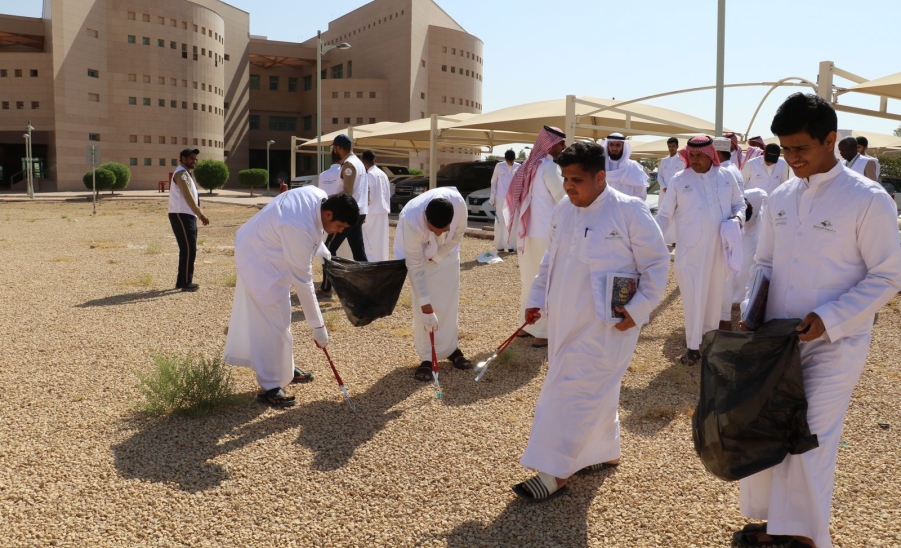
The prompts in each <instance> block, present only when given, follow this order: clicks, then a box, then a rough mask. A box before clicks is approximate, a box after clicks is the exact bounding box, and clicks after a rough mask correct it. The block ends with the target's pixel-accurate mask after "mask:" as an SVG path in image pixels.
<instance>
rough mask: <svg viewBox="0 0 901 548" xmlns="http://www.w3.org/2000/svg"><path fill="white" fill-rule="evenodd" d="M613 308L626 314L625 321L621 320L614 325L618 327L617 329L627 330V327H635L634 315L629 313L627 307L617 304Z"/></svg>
mask: <svg viewBox="0 0 901 548" xmlns="http://www.w3.org/2000/svg"><path fill="white" fill-rule="evenodd" d="M613 310H616V311H617V312H619V313H620V314H625V316H626V317H625V318H623V321H621V322H619V323H618V324H616V325H615V326H614V327H616V329H617V330H619V331H626V330H627V329H632V328H633V327H635V320H633V319H632V315H631V314H629V311H628V310H626V308H625V307H623V306H616V307H614V308H613Z"/></svg>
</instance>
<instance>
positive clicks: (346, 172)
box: [344, 168, 354, 177]
mask: <svg viewBox="0 0 901 548" xmlns="http://www.w3.org/2000/svg"><path fill="white" fill-rule="evenodd" d="M353 174H354V170H353V169H351V168H347V169H345V170H344V175H346V176H348V177H350V176H351V175H353Z"/></svg>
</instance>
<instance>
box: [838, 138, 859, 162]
mask: <svg viewBox="0 0 901 548" xmlns="http://www.w3.org/2000/svg"><path fill="white" fill-rule="evenodd" d="M838 153H839V154H841V155H842V158H844V159H845V161H846V162H850V161H851V160H853V159H854V157H855V156H857V154H858V152H857V139H855V138H854V137H850V136H849V137H845V138H844V139H842V140H841V141H839V142H838Z"/></svg>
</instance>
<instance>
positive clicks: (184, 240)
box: [169, 213, 197, 288]
mask: <svg viewBox="0 0 901 548" xmlns="http://www.w3.org/2000/svg"><path fill="white" fill-rule="evenodd" d="M169 224H171V225H172V232H174V233H175V241H176V242H178V277H177V278H176V281H175V287H177V288H182V287H185V286H186V285H188V284H189V283H191V282H192V281H193V280H194V259H195V258H196V257H197V217H195V216H193V215H189V214H187V213H170V214H169Z"/></svg>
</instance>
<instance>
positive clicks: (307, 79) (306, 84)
mask: <svg viewBox="0 0 901 548" xmlns="http://www.w3.org/2000/svg"><path fill="white" fill-rule="evenodd" d="M311 89H313V75H312V74H307V75H306V76H304V77H303V90H304V91H310V90H311Z"/></svg>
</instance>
